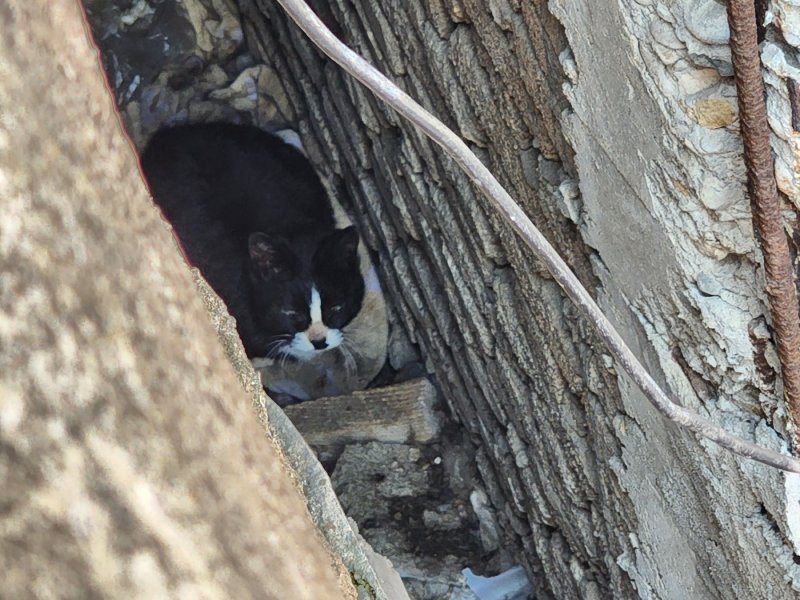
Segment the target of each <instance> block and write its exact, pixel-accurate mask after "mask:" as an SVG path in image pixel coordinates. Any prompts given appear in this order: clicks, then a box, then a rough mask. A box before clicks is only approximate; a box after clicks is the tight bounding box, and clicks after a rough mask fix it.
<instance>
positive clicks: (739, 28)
mask: <svg viewBox="0 0 800 600" xmlns="http://www.w3.org/2000/svg"><path fill="white" fill-rule="evenodd" d="M727 5H728V24H729V26H730V31H731V41H730V45H731V54H732V58H733V71H734V77H735V79H736V90H737V92H738V93H737V95H738V98H739V127H740V129H741V131H742V141H743V142H744V159H745V163H746V165H747V187H748V190H749V193H750V202H751V205H752V209H753V227H754V229H755V231H756V235H757V237H758V239H759V240H760V242H761V251H762V254H763V255H764V268H765V271H766V273H765V275H766V288H767V298H768V299H769V308H770V312H771V314H772V324H773V327H774V330H775V342H776V344H777V346H778V358H779V359H780V363H781V375H782V376H783V388H784V398H785V400H786V407H787V410H788V412H789V418H790V420H791V422H792V425H793V428H792V429H793V432H792V433H793V438H794V447H795V448H797V447H798V445H800V432H799V431H798V425H800V309H798V304H797V290H796V287H795V282H794V269H793V267H792V259H791V255H790V253H789V243H788V241H787V239H786V232H785V230H784V223H783V216H782V215H781V204H780V199H779V198H778V187H777V184H776V182H775V165H774V162H773V158H772V149H771V148H770V145H769V124H768V123H767V106H766V101H765V99H764V93H765V92H764V81H763V79H762V76H761V60H760V56H759V50H758V39H757V30H756V11H755V5H754V4H753V0H729V1H728V2H727Z"/></svg>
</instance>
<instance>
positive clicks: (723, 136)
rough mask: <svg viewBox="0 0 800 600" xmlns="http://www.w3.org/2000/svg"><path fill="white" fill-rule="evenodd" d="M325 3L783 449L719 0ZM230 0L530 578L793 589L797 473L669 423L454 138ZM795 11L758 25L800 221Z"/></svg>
mask: <svg viewBox="0 0 800 600" xmlns="http://www.w3.org/2000/svg"><path fill="white" fill-rule="evenodd" d="M315 5H316V8H317V10H318V13H319V14H320V15H321V16H322V18H323V20H325V21H326V23H327V24H328V25H329V26H331V27H332V28H333V30H334V32H335V33H336V34H337V35H339V36H340V37H341V38H343V39H344V40H345V41H346V42H347V43H348V45H350V46H351V47H352V48H353V49H355V50H356V51H358V52H360V53H361V54H363V55H364V56H365V57H366V58H367V59H368V60H369V61H370V62H372V63H373V64H375V65H376V66H378V67H379V68H380V69H381V70H382V71H383V72H384V73H386V74H388V75H389V76H390V77H392V78H393V79H394V80H395V81H396V82H397V83H398V84H399V85H400V86H401V87H403V88H404V89H405V90H406V91H407V92H409V93H410V94H411V95H412V96H414V97H415V98H416V99H418V100H419V101H421V102H422V104H423V105H425V106H426V107H427V108H429V109H430V110H431V111H432V112H434V113H435V114H436V115H437V116H439V117H440V118H442V119H443V120H444V121H445V123H447V124H448V125H449V126H450V127H452V128H453V129H454V130H455V131H456V132H457V133H458V134H459V135H461V136H462V137H463V138H464V139H465V140H466V141H467V142H468V143H469V144H470V145H471V146H472V148H473V150H474V151H475V152H476V153H477V154H478V156H479V157H480V158H481V159H482V160H483V161H484V162H485V163H486V164H487V165H488V166H489V167H490V168H491V169H492V170H493V172H494V173H495V174H496V175H497V176H498V178H499V179H500V181H501V182H502V183H503V184H504V185H505V186H506V187H507V189H508V190H509V191H510V192H511V194H512V196H513V197H514V198H515V199H517V201H518V202H519V203H520V204H521V205H522V206H523V207H524V208H525V210H526V211H527V213H528V214H529V215H530V216H531V218H532V219H533V221H534V222H535V223H536V224H537V225H538V226H540V227H541V228H542V230H543V232H544V233H545V235H546V236H547V237H548V239H550V241H551V242H552V243H553V244H554V245H555V246H556V248H557V249H558V250H559V252H561V254H562V255H563V256H564V257H565V259H566V260H567V262H568V263H569V264H570V265H571V267H572V268H573V269H574V271H575V272H576V274H577V275H578V277H579V278H580V279H581V280H582V281H583V282H584V284H585V285H587V287H589V288H590V289H591V290H593V292H594V293H595V294H596V297H597V299H598V300H599V302H600V303H601V305H602V307H603V308H604V310H605V311H607V313H608V314H609V316H610V317H611V318H612V321H614V323H615V324H616V326H617V327H618V328H619V330H620V331H621V332H622V333H623V336H624V337H625V338H626V340H627V341H628V342H629V343H630V344H631V346H632V347H633V348H634V350H635V351H636V352H637V354H638V355H639V356H641V357H642V359H643V361H644V362H645V364H646V365H647V366H648V367H649V368H650V369H651V371H652V372H653V373H654V374H655V375H656V376H657V377H658V378H659V379H660V380H661V381H662V382H663V383H664V384H667V385H668V386H669V387H670V389H671V390H672V392H673V393H674V394H675V395H676V396H677V397H678V398H679V400H680V401H681V402H682V403H684V404H685V405H686V406H689V407H691V408H693V409H694V410H697V411H698V412H700V413H702V414H704V415H706V416H708V417H709V418H710V419H712V420H713V421H715V422H717V423H719V424H721V425H723V426H725V427H726V428H728V429H729V430H731V431H734V432H735V433H738V434H739V435H742V436H744V437H746V438H748V439H752V440H755V441H757V442H758V443H761V444H764V445H767V446H770V447H773V448H776V449H784V450H785V449H786V417H785V410H784V406H783V404H782V400H781V389H780V380H779V378H778V377H777V376H776V368H777V364H778V363H777V358H776V355H775V349H774V346H773V342H772V338H771V331H770V327H769V322H770V319H769V314H768V311H767V308H766V304H765V297H764V293H763V275H762V267H761V263H760V257H759V253H758V251H757V247H756V245H755V241H754V238H753V231H752V225H751V221H750V212H749V205H748V200H747V198H746V196H745V171H744V166H743V162H742V156H741V152H742V150H741V140H740V138H739V132H738V114H737V112H738V111H737V105H736V97H735V88H734V85H733V80H732V77H731V75H732V69H731V65H730V52H729V50H728V47H727V36H728V33H727V22H726V20H725V11H724V5H723V4H722V3H719V2H716V1H714V0H682V1H673V2H660V1H656V0H636V1H633V0H630V1H627V0H620V1H619V2H617V3H614V4H607V3H603V4H602V6H600V5H598V4H597V3H592V2H588V1H586V0H551V2H549V4H548V3H544V2H540V1H539V2H519V1H515V0H493V1H492V2H489V3H488V4H486V3H483V2H478V1H477V0H433V1H430V2H424V3H423V2H409V3H401V2H386V3H381V4H380V5H377V4H375V3H371V2H363V1H359V0H355V1H353V2H347V3H345V2H332V3H326V4H324V5H323V4H322V3H315ZM240 7H241V10H242V16H243V21H244V23H245V38H246V40H247V41H248V43H249V44H250V48H251V51H253V52H254V53H256V54H257V55H258V56H259V57H261V58H262V59H263V60H265V62H268V63H269V64H270V65H272V66H273V68H275V70H276V71H277V72H278V73H279V75H280V77H281V78H282V79H283V81H284V85H285V87H286V93H287V98H288V100H289V103H290V104H291V105H292V107H293V110H294V111H295V112H296V114H297V115H299V116H300V118H301V130H302V133H303V137H304V141H305V143H306V146H307V147H308V148H309V149H310V151H311V154H312V156H313V157H314V159H315V161H316V162H317V163H318V164H319V165H320V168H321V169H322V170H324V171H325V172H326V173H327V174H328V175H329V176H330V178H331V179H332V180H333V181H336V182H338V186H339V188H340V189H341V190H342V192H343V194H342V195H343V196H350V197H351V198H352V206H353V208H354V210H355V212H356V213H357V215H358V217H357V218H358V221H359V225H360V227H361V229H362V231H363V232H364V234H365V236H366V239H367V240H368V242H369V244H370V245H371V247H372V248H373V250H374V251H375V252H376V254H377V256H378V257H379V259H380V262H381V266H382V269H381V271H382V277H383V281H384V284H385V287H386V288H387V289H388V290H389V293H390V296H391V297H392V298H393V299H394V300H395V303H394V306H393V310H394V312H395V313H397V318H398V320H399V322H400V323H401V324H402V326H403V328H404V329H405V332H406V333H407V335H408V336H409V337H410V338H411V339H412V341H414V342H415V343H416V344H418V345H419V346H420V347H421V349H422V351H423V354H424V356H426V357H427V359H428V365H429V368H430V370H431V371H432V372H435V374H436V376H437V377H438V378H439V382H440V385H441V387H442V390H443V392H444V394H445V396H446V398H447V400H448V403H449V406H450V407H451V409H452V411H453V413H454V414H455V415H456V417H457V418H458V419H459V420H460V421H461V422H462V424H463V425H464V426H465V427H466V428H467V430H468V431H469V432H470V433H471V435H472V437H473V440H474V441H475V443H476V455H475V460H476V464H477V465H478V468H479V470H480V472H481V475H482V477H483V480H484V483H485V486H486V489H487V492H488V494H489V498H490V500H491V502H492V503H493V505H494V506H495V508H496V509H497V512H498V515H499V519H500V521H501V525H502V527H503V530H504V533H505V536H506V541H507V543H508V544H509V546H513V547H516V549H517V550H516V551H517V554H518V556H519V557H520V560H521V561H523V562H524V564H525V566H526V568H527V570H528V572H529V574H530V575H531V578H532V580H533V581H534V584H535V585H536V587H537V593H538V594H539V596H538V597H541V598H548V597H558V598H608V597H616V598H635V597H641V598H674V599H680V598H687V597H691V598H730V599H735V598H765V599H766V598H792V597H795V594H796V593H797V592H798V591H800V569H799V568H798V566H797V565H796V564H795V558H796V555H795V551H796V550H797V546H798V545H799V544H800V530H799V529H798V527H797V524H798V519H799V518H800V517H799V516H798V509H799V508H800V507H798V500H799V499H800V496H798V487H800V484H798V480H797V478H796V477H794V476H784V475H783V474H780V473H777V472H774V471H770V470H768V469H766V468H764V467H761V466H758V465H755V464H753V463H751V462H747V461H740V460H738V459H736V458H734V457H732V456H731V455H730V454H728V453H726V452H723V451H721V450H720V449H719V448H717V447H716V446H714V445H713V444H710V443H708V442H704V441H699V440H697V439H696V438H695V437H694V436H693V435H691V434H689V433H686V432H684V431H680V430H677V429H676V428H675V427H673V426H671V425H670V424H668V423H667V422H665V421H664V420H663V419H662V418H661V417H660V415H658V414H657V413H656V412H655V411H654V409H652V407H651V406H650V405H649V404H648V403H647V401H646V400H645V399H644V398H643V396H642V395H641V394H640V393H639V392H638V390H636V389H634V388H632V386H631V384H630V383H629V382H628V381H627V379H626V378H625V377H624V376H622V375H620V373H618V372H617V371H616V370H615V368H614V363H613V361H612V360H611V358H610V357H609V356H608V355H607V353H606V351H605V349H604V348H603V346H602V345H601V344H599V343H598V342H597V340H596V338H595V337H594V335H593V333H592V332H591V330H590V328H589V327H588V325H587V324H586V323H585V322H584V321H583V320H582V319H581V318H578V317H577V314H576V310H575V308H574V307H573V306H572V305H571V304H570V302H569V301H568V300H567V299H566V298H565V297H564V295H563V294H562V293H561V291H560V290H559V288H558V286H557V285H556V284H555V283H554V282H553V281H552V279H551V278H550V277H549V275H548V274H547V273H546V272H545V271H544V270H543V268H542V267H541V266H540V265H539V264H538V263H537V261H535V260H534V259H533V258H532V257H531V255H530V254H529V253H528V252H527V251H526V250H524V249H523V248H522V246H521V245H520V244H519V243H518V242H517V240H516V239H515V238H514V236H513V235H512V233H511V231H510V230H509V229H508V228H507V227H506V226H505V225H503V224H502V223H501V222H500V220H499V219H498V218H497V217H496V216H495V215H494V214H493V212H492V210H491V208H490V207H489V205H488V203H487V202H486V201H485V199H483V198H482V197H481V196H480V194H478V193H477V192H476V191H475V190H474V189H473V188H472V186H471V185H470V184H469V183H468V182H467V180H466V178H465V176H464V175H462V174H461V172H460V171H459V170H458V169H457V168H456V167H455V165H454V164H453V163H452V162H451V161H449V160H448V159H446V158H444V157H443V156H442V154H441V153H440V152H439V151H438V150H437V148H436V147H435V146H433V145H432V144H431V142H429V141H428V140H427V139H425V138H424V137H423V136H422V135H421V134H419V133H418V132H416V131H415V130H414V128H413V127H411V126H410V125H408V124H407V123H405V122H403V121H402V120H401V119H399V118H398V117H397V116H396V115H395V114H394V113H392V112H391V111H390V110H388V109H386V108H385V107H384V106H382V105H381V104H380V103H378V102H377V101H375V100H374V99H373V98H372V97H371V96H370V94H369V93H368V92H366V91H365V90H364V89H362V88H361V87H360V86H359V85H358V84H356V83H354V82H353V81H351V80H350V79H348V78H347V77H346V76H345V75H343V74H342V72H341V71H340V70H339V69H338V68H337V67H335V66H334V65H332V64H330V63H328V62H326V61H325V60H323V59H322V58H321V57H320V55H319V54H318V53H317V52H316V51H315V50H314V49H313V48H312V47H311V46H310V45H309V43H308V42H307V41H306V40H305V39H304V37H303V35H302V34H301V33H300V32H299V31H298V30H297V29H296V28H295V27H294V26H293V25H291V24H290V23H289V22H288V21H287V19H286V17H285V16H284V15H283V14H282V13H281V11H280V8H279V7H278V6H277V5H276V4H274V3H272V2H268V1H266V0H247V1H242V2H241V3H240ZM796 14H797V8H796V6H794V5H793V4H792V3H790V2H787V3H775V4H774V6H772V7H771V10H770V11H768V13H767V14H766V15H765V18H766V21H767V23H768V26H767V28H766V29H765V36H766V38H765V39H766V42H765V44H764V46H763V52H764V60H765V64H766V69H765V76H766V79H767V84H768V95H769V106H770V111H771V124H772V127H773V130H774V134H775V135H774V138H773V147H774V149H775V151H776V153H777V155H778V174H779V182H780V189H781V191H782V192H783V193H784V194H786V199H787V203H786V208H787V214H786V216H787V223H788V225H789V226H790V227H793V226H794V220H795V218H796V215H795V214H794V211H793V204H792V201H793V202H796V201H797V198H798V194H797V193H796V185H797V184H796V178H797V156H798V152H797V150H798V149H797V144H798V141H797V140H798V138H797V133H796V132H795V131H794V129H793V127H792V122H793V121H792V119H793V118H794V119H795V125H797V122H796V121H797V120H798V119H800V117H798V114H797V100H796V99H797V92H796V84H794V83H791V81H796V80H797V78H796V77H795V73H796V67H795V66H794V65H796V64H797V53H796V48H795V47H793V46H792V44H793V43H794V44H796V43H797V39H798V37H797V35H795V36H793V35H792V34H791V32H792V31H797V28H796ZM793 19H795V20H793ZM780 28H782V29H783V31H782V32H779V31H778V30H779V29H780ZM779 33H780V35H779ZM798 35H800V32H798ZM793 86H794V87H793ZM793 89H795V91H792V90H793ZM792 98H794V100H792ZM793 102H794V104H792V103H793ZM792 199H793V200H792Z"/></svg>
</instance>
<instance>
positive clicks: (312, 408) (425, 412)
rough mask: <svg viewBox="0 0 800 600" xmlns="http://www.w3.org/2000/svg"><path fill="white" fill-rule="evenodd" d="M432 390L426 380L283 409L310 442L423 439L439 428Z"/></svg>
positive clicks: (429, 439)
mask: <svg viewBox="0 0 800 600" xmlns="http://www.w3.org/2000/svg"><path fill="white" fill-rule="evenodd" d="M435 403H436V388H435V387H434V386H433V384H432V383H431V382H430V381H428V380H427V379H424V378H421V379H413V380H411V381H407V382H404V383H401V384H397V385H392V386H388V387H382V388H372V389H368V390H364V391H360V392H353V393H352V394H350V395H347V396H335V397H328V398H320V399H319V400H312V401H308V402H301V403H300V404H293V405H291V406H287V407H286V408H285V409H284V411H285V412H286V415H287V416H288V417H289V418H290V419H291V420H292V423H294V426H295V427H297V429H298V431H300V433H302V434H303V437H304V438H305V440H306V441H307V442H308V443H309V444H310V445H312V446H335V445H343V444H350V443H353V442H368V441H379V442H388V443H398V444H403V443H408V442H417V443H423V444H424V443H428V442H432V441H434V440H436V439H437V438H438V436H439V432H440V431H441V425H442V415H441V413H439V412H437V411H435V410H434V408H433V407H434V405H435Z"/></svg>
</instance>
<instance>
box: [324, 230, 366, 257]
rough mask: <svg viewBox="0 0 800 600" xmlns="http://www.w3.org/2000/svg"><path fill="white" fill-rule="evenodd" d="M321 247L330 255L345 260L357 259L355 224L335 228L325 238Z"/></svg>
mask: <svg viewBox="0 0 800 600" xmlns="http://www.w3.org/2000/svg"><path fill="white" fill-rule="evenodd" d="M323 247H324V248H325V251H326V252H329V253H330V255H331V256H334V257H336V258H338V259H339V260H342V261H345V262H348V263H349V262H351V261H357V260H358V231H357V230H356V228H355V226H353V225H351V226H350V227H345V228H344V229H337V230H336V231H334V232H333V233H331V234H330V235H328V237H326V238H325V240H324V243H323Z"/></svg>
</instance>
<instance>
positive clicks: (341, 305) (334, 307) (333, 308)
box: [331, 304, 344, 313]
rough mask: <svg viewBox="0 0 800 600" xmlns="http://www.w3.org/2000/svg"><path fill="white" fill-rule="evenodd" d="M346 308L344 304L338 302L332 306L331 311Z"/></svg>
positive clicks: (335, 311)
mask: <svg viewBox="0 0 800 600" xmlns="http://www.w3.org/2000/svg"><path fill="white" fill-rule="evenodd" d="M343 308H344V305H343V304H337V305H336V306H331V312H334V313H337V312H340V311H341V310H342V309H343Z"/></svg>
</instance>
